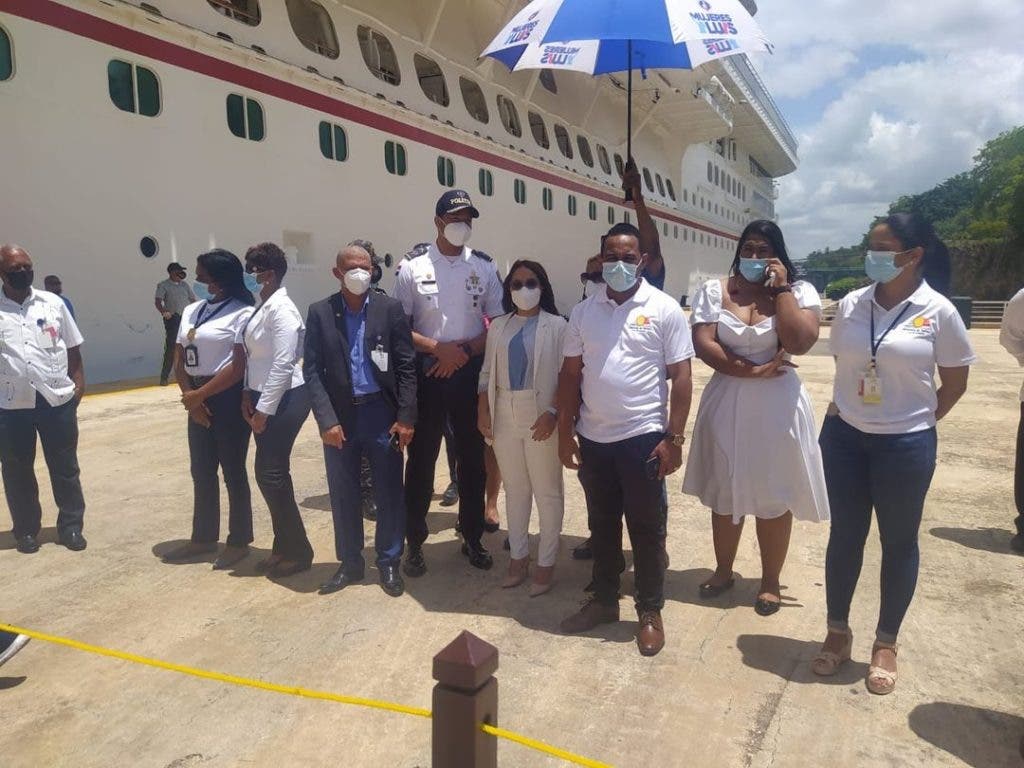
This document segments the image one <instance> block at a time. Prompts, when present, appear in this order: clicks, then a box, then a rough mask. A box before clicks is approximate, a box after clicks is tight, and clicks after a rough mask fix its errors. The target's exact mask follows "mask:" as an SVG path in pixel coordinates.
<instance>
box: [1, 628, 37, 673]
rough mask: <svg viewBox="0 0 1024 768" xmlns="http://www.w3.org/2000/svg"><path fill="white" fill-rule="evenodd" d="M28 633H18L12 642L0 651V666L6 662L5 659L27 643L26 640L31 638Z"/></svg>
mask: <svg viewBox="0 0 1024 768" xmlns="http://www.w3.org/2000/svg"><path fill="white" fill-rule="evenodd" d="M31 639H32V638H30V637H29V636H28V635H18V636H17V637H16V638H14V642H13V643H11V644H10V645H9V646H7V647H6V648H5V649H4V651H3V652H2V653H0V667H2V666H3V665H4V664H6V663H7V661H8V660H9V659H11V658H13V657H14V654H16V653H17V652H18V651H20V650H21V649H22V648H24V647H25V646H26V645H28V641H29V640H31Z"/></svg>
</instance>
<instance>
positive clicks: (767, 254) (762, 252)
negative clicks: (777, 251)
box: [740, 243, 772, 259]
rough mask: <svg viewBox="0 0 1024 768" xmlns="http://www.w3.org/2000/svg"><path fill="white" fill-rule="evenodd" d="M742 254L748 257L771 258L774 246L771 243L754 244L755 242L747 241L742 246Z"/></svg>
mask: <svg viewBox="0 0 1024 768" xmlns="http://www.w3.org/2000/svg"><path fill="white" fill-rule="evenodd" d="M740 256H743V257H744V258H747V259H770V258H771V256H772V247H771V246H770V245H754V244H753V243H747V244H746V245H744V246H743V247H742V248H740Z"/></svg>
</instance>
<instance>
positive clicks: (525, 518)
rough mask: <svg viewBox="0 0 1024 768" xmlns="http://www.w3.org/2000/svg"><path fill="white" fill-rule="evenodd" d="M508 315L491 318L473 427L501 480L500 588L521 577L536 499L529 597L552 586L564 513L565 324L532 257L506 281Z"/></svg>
mask: <svg viewBox="0 0 1024 768" xmlns="http://www.w3.org/2000/svg"><path fill="white" fill-rule="evenodd" d="M503 301H504V308H505V311H506V312H507V313H508V314H505V315H501V316H500V317H497V318H495V319H494V320H492V321H491V325H490V328H489V329H488V331H487V345H486V348H485V350H484V360H483V366H482V368H481V370H480V386H479V392H480V397H479V400H478V401H477V404H478V425H479V428H480V432H481V434H483V436H484V437H485V438H486V439H487V440H488V441H493V444H494V455H495V457H496V458H497V460H498V467H499V469H500V470H501V476H502V480H503V482H504V485H505V511H506V516H507V518H508V539H509V550H510V554H511V560H510V562H509V567H508V574H507V576H506V577H505V580H504V582H503V583H502V586H503V587H515V586H518V585H520V584H522V583H523V582H524V581H526V578H527V576H528V564H529V561H530V548H529V536H528V533H529V526H530V512H531V509H532V507H533V500H534V499H536V500H537V512H538V515H539V517H540V544H539V546H538V550H537V568H536V570H535V571H534V578H533V583H532V584H531V585H530V596H531V597H537V596H538V595H543V594H544V593H545V592H548V591H550V589H551V585H552V577H553V574H554V569H555V558H556V557H557V556H558V543H559V537H560V536H561V533H562V516H563V512H564V505H563V490H562V465H561V462H559V460H558V445H557V441H556V440H554V439H552V435H553V434H554V431H555V427H556V426H557V420H556V415H557V409H556V407H555V392H556V390H557V387H558V370H559V368H560V367H561V363H562V342H563V340H564V338H565V329H566V322H565V320H564V319H563V318H562V317H561V316H560V315H559V314H558V311H557V309H556V308H555V297H554V292H553V291H552V289H551V281H550V280H549V279H548V275H547V272H546V271H545V270H544V267H542V266H541V265H540V264H538V263H536V262H534V261H526V260H520V261H517V262H516V263H515V264H513V265H512V269H511V270H510V271H509V274H508V277H506V278H505V284H504V298H503Z"/></svg>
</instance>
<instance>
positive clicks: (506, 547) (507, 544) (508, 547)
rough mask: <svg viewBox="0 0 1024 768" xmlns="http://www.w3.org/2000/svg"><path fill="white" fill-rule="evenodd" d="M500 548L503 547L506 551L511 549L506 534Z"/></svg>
mask: <svg viewBox="0 0 1024 768" xmlns="http://www.w3.org/2000/svg"><path fill="white" fill-rule="evenodd" d="M501 548H502V549H504V550H505V551H506V552H511V551H512V545H511V544H509V543H508V536H506V537H505V541H504V542H502V544H501Z"/></svg>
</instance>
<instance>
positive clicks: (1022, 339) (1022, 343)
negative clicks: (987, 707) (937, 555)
mask: <svg viewBox="0 0 1024 768" xmlns="http://www.w3.org/2000/svg"><path fill="white" fill-rule="evenodd" d="M999 343H1000V344H1002V345H1003V348H1004V349H1005V350H1006V351H1007V352H1009V353H1010V354H1011V355H1013V356H1014V358H1015V359H1016V360H1017V362H1018V363H1019V364H1020V365H1021V366H1024V288H1022V289H1021V290H1019V291H1018V292H1017V294H1016V295H1015V296H1014V297H1013V298H1012V299H1010V301H1009V303H1008V304H1007V305H1006V309H1005V310H1004V311H1003V322H1002V324H1001V325H1000V327H999ZM1020 399H1021V404H1020V421H1019V422H1018V423H1017V452H1016V459H1015V463H1014V470H1013V500H1014V504H1015V506H1016V507H1017V519H1016V520H1015V521H1014V523H1015V526H1016V529H1017V532H1016V533H1015V534H1014V536H1013V538H1012V539H1010V546H1011V547H1012V548H1013V550H1014V551H1015V552H1020V553H1021V554H1024V387H1021V391H1020ZM1022 744H1024V742H1022Z"/></svg>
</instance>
